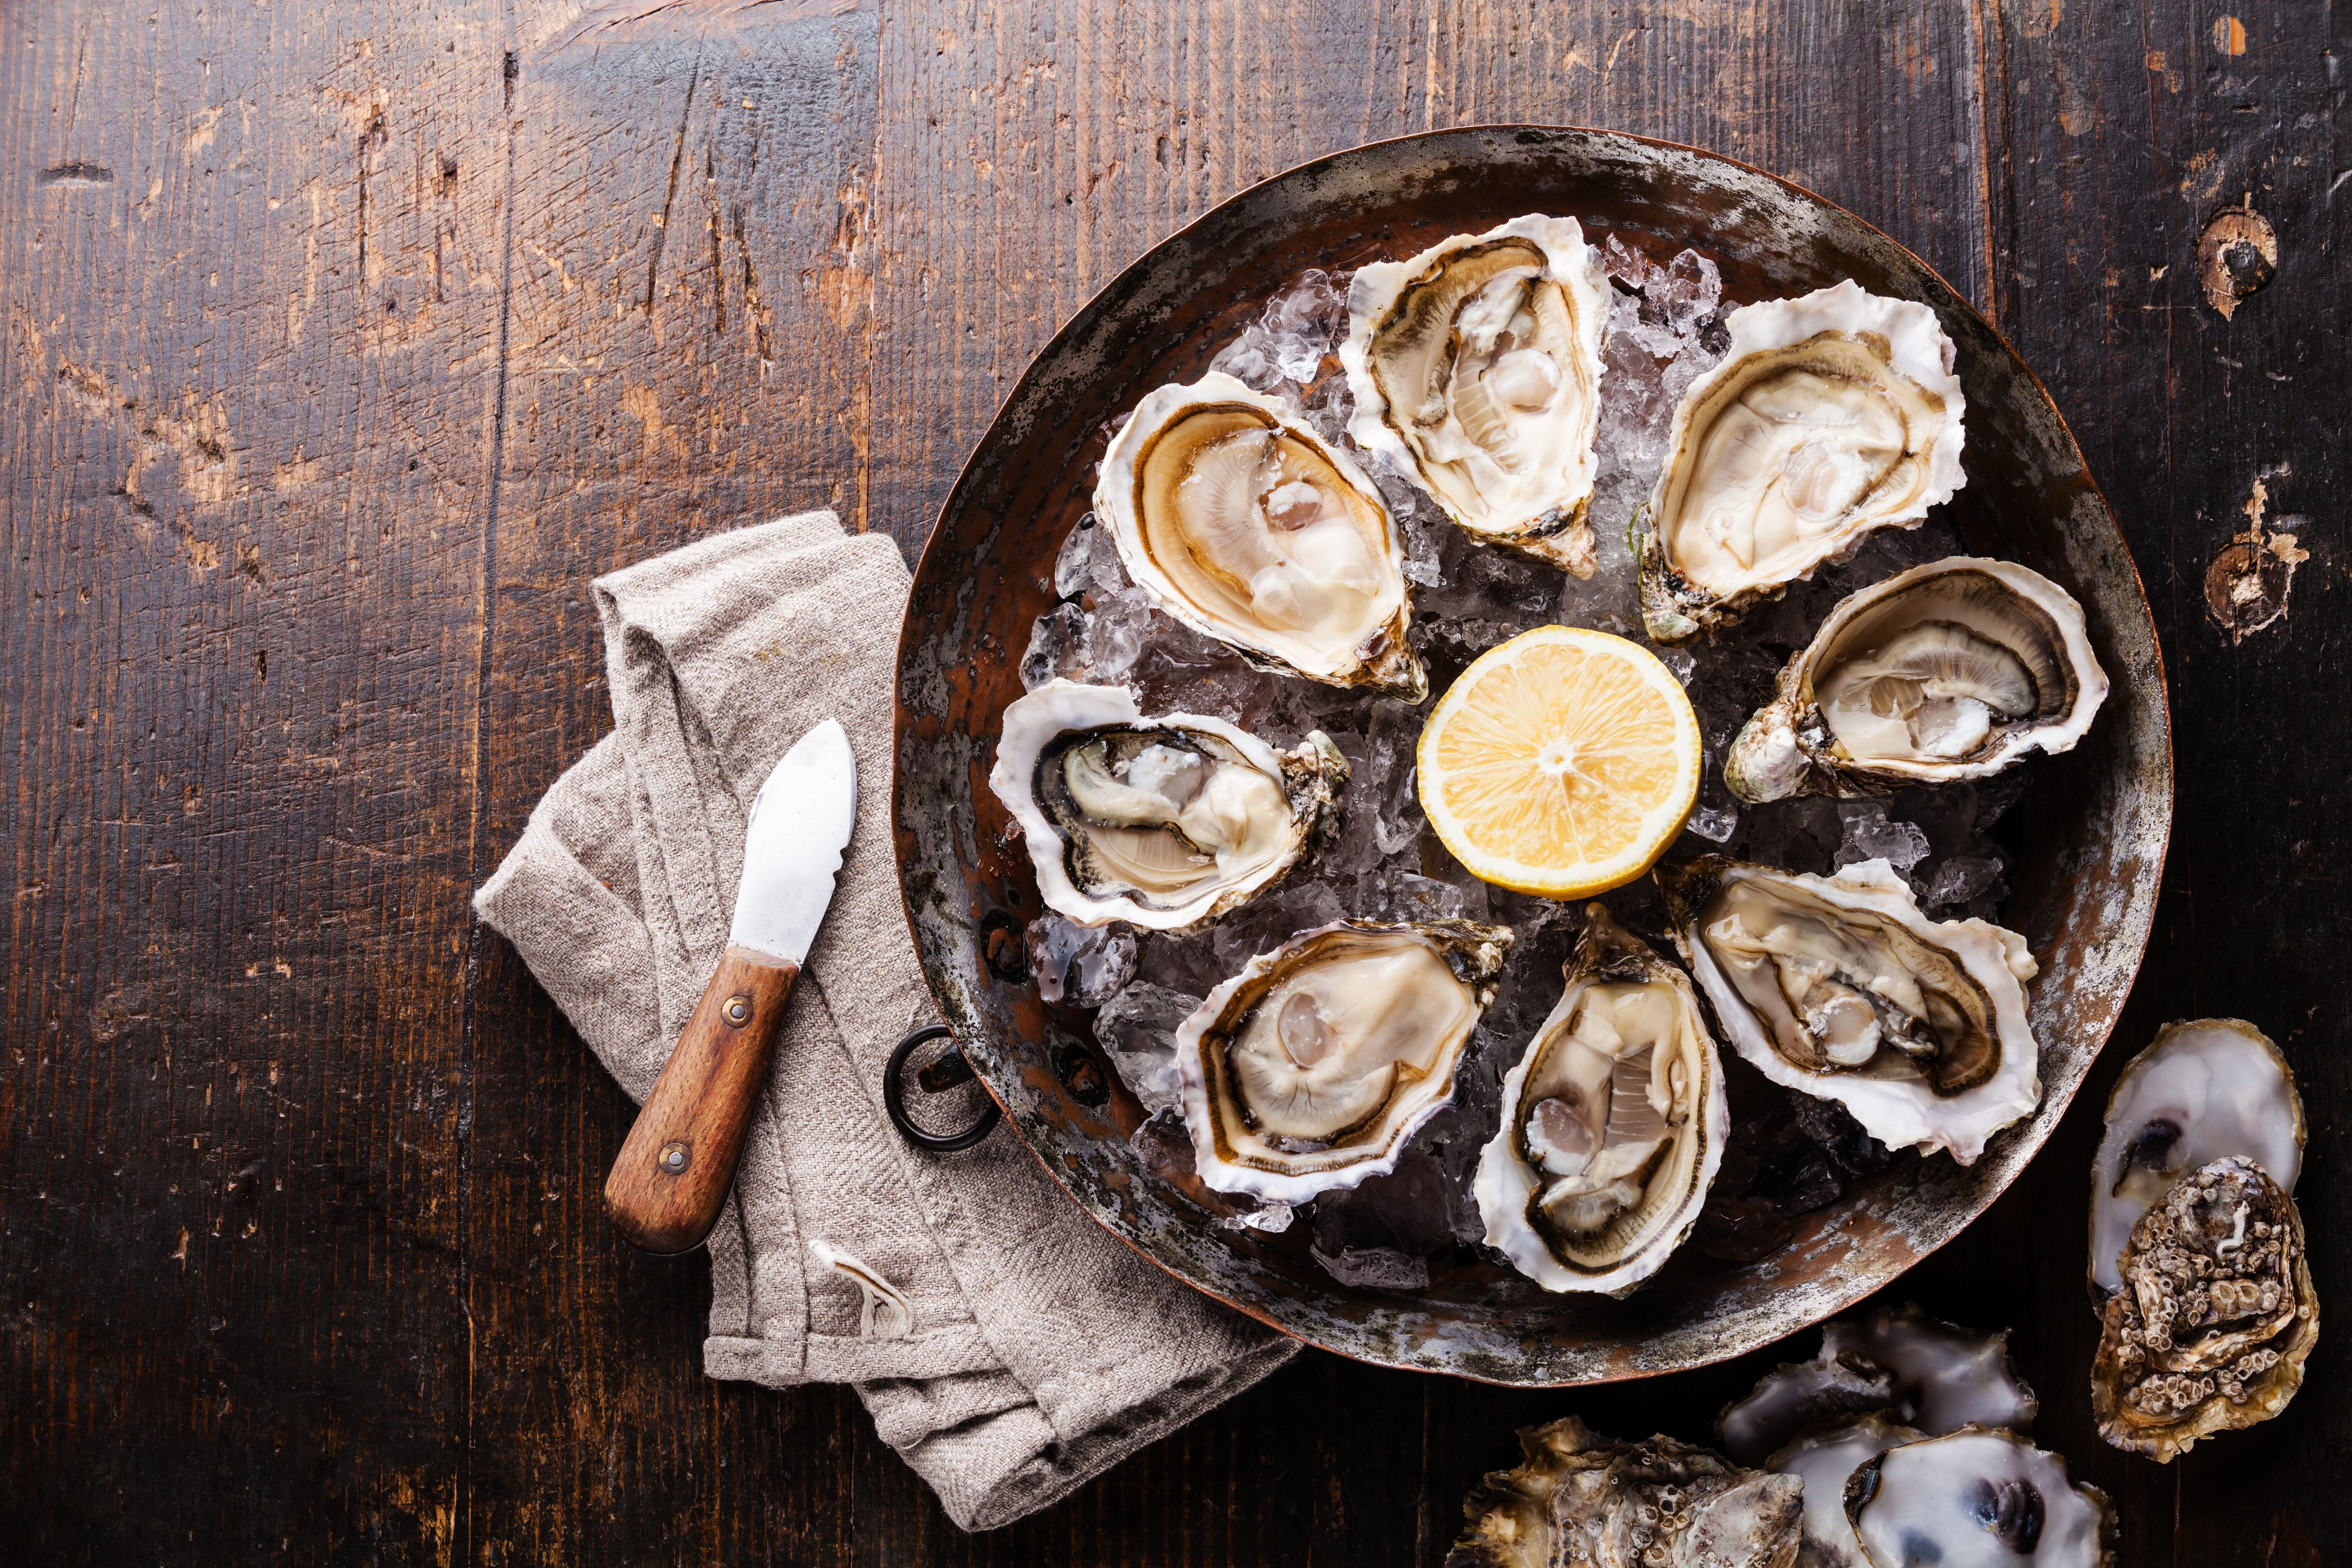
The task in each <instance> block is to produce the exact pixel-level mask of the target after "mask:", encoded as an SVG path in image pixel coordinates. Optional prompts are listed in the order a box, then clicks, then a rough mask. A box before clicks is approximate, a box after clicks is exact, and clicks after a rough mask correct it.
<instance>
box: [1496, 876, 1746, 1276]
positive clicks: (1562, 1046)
mask: <svg viewBox="0 0 2352 1568" xmlns="http://www.w3.org/2000/svg"><path fill="white" fill-rule="evenodd" d="M1585 916H1586V924H1585V928H1584V934H1583V936H1582V938H1581V939H1580V941H1579V942H1578V943H1577V948H1576V952H1575V955H1574V956H1573V957H1572V958H1571V959H1570V961H1569V963H1568V967H1567V981H1568V984H1567V988H1566V989H1565V990H1563V991H1562V992H1561V993H1560V997H1559V1005H1556V1006H1554V1007H1553V1008H1552V1010H1551V1015H1550V1016H1549V1017H1547V1018H1546V1019H1544V1021H1543V1023H1542V1024H1541V1025H1540V1026H1538V1027H1537V1029H1536V1032H1535V1037H1534V1038H1533V1039H1531V1040H1529V1041H1528V1048H1527V1051H1526V1053H1525V1054H1524V1055H1523V1056H1522V1057H1521V1058H1519V1060H1518V1062H1517V1065H1516V1066H1514V1067H1513V1068H1511V1070H1510V1072H1509V1073H1508V1074H1507V1076H1506V1077H1505V1078H1504V1079H1503V1115H1502V1123H1501V1125H1500V1126H1499V1127H1498V1128H1497V1129H1496V1133H1495V1136H1494V1138H1493V1140H1492V1141H1490V1142H1488V1143H1487V1144H1486V1148H1485V1150H1484V1151H1483V1152H1481V1153H1480V1155H1479V1157H1478V1174H1477V1178H1476V1180H1475V1183H1474V1190H1475V1193H1476V1194H1477V1198H1478V1212H1479V1213H1480V1215H1483V1216H1484V1217H1485V1219H1486V1245H1488V1246H1489V1247H1496V1248H1498V1249H1499V1250H1500V1251H1501V1252H1502V1253H1503V1255H1504V1256H1505V1257H1507V1258H1509V1259H1510V1260H1511V1263H1512V1265H1513V1267H1515V1268H1517V1269H1518V1270H1519V1272H1520V1273H1522V1274H1525V1275H1526V1276H1528V1278H1529V1279H1533V1280H1534V1281H1536V1283H1538V1285H1541V1286H1542V1287H1543V1288H1544V1289H1547V1290H1601V1291H1607V1292H1611V1293H1612V1294H1617V1293H1622V1292H1623V1291H1625V1290H1628V1289H1632V1288H1633V1286H1634V1285H1636V1284H1638V1283H1639V1282H1640V1281H1642V1280H1643V1279H1647V1278H1649V1276H1650V1275H1652V1274H1654V1273H1655V1272H1656V1271H1657V1268H1658V1266H1659V1265H1661V1264H1663V1263H1664V1261H1665V1260H1666V1257H1667V1255H1668V1254H1669V1253H1671V1252H1673V1251H1674V1249H1675V1247H1677V1246H1679V1245H1681V1243H1682V1240H1683V1238H1684V1237H1685V1236H1688V1235H1689V1234H1690V1228H1691V1226H1693V1225H1694V1224H1696V1222H1697V1219H1698V1213H1699V1209H1700V1207H1701V1205H1704V1204H1705V1203H1706V1190H1707V1187H1708V1186H1709V1185H1710V1184H1712V1183H1713V1182H1714V1180H1715V1172H1716V1167H1717V1165H1719V1164H1720V1163H1722V1161H1723V1144H1724V1139H1725V1138H1726V1137H1727V1135H1728V1133H1729V1131H1730V1128H1731V1112H1730V1108H1729V1102H1728V1101H1727V1100H1726V1098H1725V1096H1724V1089H1723V1068H1722V1065H1721V1064H1720V1063H1719V1062H1717V1059H1716V1055H1715V1041H1714V1039H1713V1037H1710V1036H1709V1035H1708V1033H1707V1028H1706V1018H1705V1017H1704V1016H1702V1015H1701V1014H1700V1012H1699V1006H1698V997H1697V995H1696V994H1695V993H1694V992H1693V991H1692V990H1691V984H1690V981H1689V979H1688V978H1687V977H1686V976H1685V974H1684V973H1683V972H1682V971H1681V970H1679V969H1676V968H1675V966H1674V965H1673V964H1671V963H1667V962H1666V961H1665V960H1664V959H1662V958H1660V957H1659V956H1658V955H1657V954H1656V953H1655V952H1652V951H1651V950H1650V948H1649V946H1648V944H1647V943H1645V942H1642V941H1641V939H1639V938H1638V937H1634V936H1631V935H1628V934H1627V933H1626V931H1624V930H1623V928H1622V927H1620V926H1619V925H1618V924H1617V922H1616V921H1613V920H1612V919H1610V917H1609V911H1608V910H1606V909H1604V908H1602V907H1601V905H1600V904H1597V903H1595V904H1588V905H1586V906H1585Z"/></svg>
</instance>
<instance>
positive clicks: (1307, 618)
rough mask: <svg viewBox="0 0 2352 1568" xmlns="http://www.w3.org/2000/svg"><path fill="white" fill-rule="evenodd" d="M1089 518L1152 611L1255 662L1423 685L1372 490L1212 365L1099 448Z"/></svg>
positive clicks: (1338, 677) (1422, 690) (1385, 517)
mask: <svg viewBox="0 0 2352 1568" xmlns="http://www.w3.org/2000/svg"><path fill="white" fill-rule="evenodd" d="M1095 512H1096V515H1097V516H1098V517H1100V518H1101V519H1103V521H1104V522H1105V523H1106V525H1107V526H1108V528H1109V530H1110V536H1111V540H1112V542H1114V543H1115V544H1116V545H1117V547H1118V558H1119V562H1120V563H1121V564H1122V565H1124V566H1125V567H1126V568H1127V574H1128V576H1129V578H1131V579H1133V580H1134V583H1135V585H1136V586H1137V587H1139V588H1140V589H1142V590H1143V591H1144V593H1145V594H1146V595H1149V596H1150V600H1151V602H1152V604H1153V605H1156V606H1157V607H1158V608H1160V610H1161V611H1163V612H1164V613H1166V614H1167V615H1169V616H1172V617H1174V618H1175V619H1176V620H1179V621H1181V622H1182V623H1183V624H1184V625H1186V626H1190V627H1192V629H1193V630H1194V631H1196V632H1199V633H1201V634H1202V636H1203V637H1214V638H1216V639H1217V640H1218V641H1220V642H1223V643H1225V644H1228V645H1229V646H1231V647H1233V648H1234V649H1235V650H1236V651H1237V652H1239V653H1240V654H1241V656H1242V657H1243V658H1246V659H1247V660H1249V661H1250V662H1251V663H1252V664H1254V665H1256V666H1257V667H1258V668H1262V669H1268V670H1272V671H1273V672H1275V673H1276V674H1277V675H1301V676H1305V677H1307V679H1310V680H1319V681H1322V682H1324V683H1325V684H1327V685H1330V686H1368V687H1372V688H1376V689H1380V690H1382V691H1386V692H1389V693H1391V694H1392V695H1394V696H1397V697H1401V698H1402V699H1404V700H1407V701H1409V702H1418V701H1420V700H1422V699H1423V697H1426V696H1427V695H1428V694H1429V677H1428V676H1427V675H1426V674H1425V673H1424V672H1423V669H1422V668H1421V661H1420V658H1418V657H1417V656H1416V655H1415V654H1414V653H1413V651H1412V647H1410V646H1409V645H1408V644H1407V643H1406V641H1405V628H1406V627H1407V626H1409V625H1410V624H1411V623H1412V596H1411V594H1410V592H1409V590H1408V589H1407V587H1406V585H1405V580H1404V547H1403V544H1402V541H1401V540H1400V539H1399V537H1398V534H1397V528H1396V522H1395V520H1394V519H1392V518H1391V517H1390V516H1389V510H1388V505H1387V503H1386V502H1384V501H1383V500H1381V492H1380V487H1379V486H1378V485H1376V484H1374V483H1373V482H1372V479H1371V478H1370V475H1368V474H1366V473H1365V472H1364V470H1363V469H1362V468H1359V467H1357V465H1356V463H1355V461H1354V459H1352V458H1349V456H1348V455H1347V454H1346V453H1345V452H1342V451H1340V450H1339V448H1338V447H1333V446H1330V445H1329V444H1328V443H1327V442H1326V441H1325V440H1324V439H1323V437H1320V436H1318V435H1317V434H1316V433H1315V432H1314V431H1313V430H1311V429H1309V428H1308V427H1307V426H1306V425H1304V424H1302V423H1300V422H1299V420H1298V418H1297V415H1296V414H1295V413H1294V411H1293V410H1292V409H1291V408H1290V407H1289V406H1288V405H1285V404H1282V403H1279V402H1276V400H1275V399H1273V398H1271V397H1268V396H1266V395H1264V394H1263V393H1259V392H1256V391H1254V390H1253V389H1252V388H1250V387H1249V386H1247V385H1245V384H1243V383H1242V382H1239V381H1237V380H1235V379H1234V377H1232V376H1230V375H1225V374H1220V373H1218V372H1214V371H1212V372H1211V373H1210V374H1207V375H1204V376H1202V378H1201V379H1200V380H1199V381H1196V382H1194V383H1193V384H1191V385H1190V386H1172V385H1171V386H1163V387H1160V388H1159V389H1158V390H1157V391H1154V392H1152V393H1151V394H1150V395H1147V396H1146V397H1145V398H1144V399H1143V401H1142V402H1141V403H1140V404H1138V405H1136V410H1135V414H1134V416H1133V417H1132V418H1130V419H1129V420H1128V422H1127V424H1126V426H1124V427H1123V428H1121V429H1120V431H1119V433H1118V435H1117V436H1116V437H1113V438H1112V440H1111V444H1110V449H1109V450H1108V452H1106V453H1105V454H1104V455H1103V460H1102V472H1101V477H1100V479H1097V482H1096V486H1095Z"/></svg>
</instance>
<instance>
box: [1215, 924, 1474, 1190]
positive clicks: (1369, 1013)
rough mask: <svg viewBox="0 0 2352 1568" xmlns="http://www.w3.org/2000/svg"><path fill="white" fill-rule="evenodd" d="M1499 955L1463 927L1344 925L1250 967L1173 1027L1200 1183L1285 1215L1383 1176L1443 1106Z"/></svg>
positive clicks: (1307, 935) (1312, 934)
mask: <svg viewBox="0 0 2352 1568" xmlns="http://www.w3.org/2000/svg"><path fill="white" fill-rule="evenodd" d="M1510 945H1511V932H1510V931H1509V929H1508V928H1507V927H1504V926H1485V925H1475V924H1473V923H1471V922H1470V921H1428V922H1426V923H1422V924H1412V925H1379V924H1374V923H1372V922H1370V921H1339V923H1337V924H1335V925H1328V926H1323V927H1320V928H1318V929H1317V930H1315V931H1307V932H1304V933H1302V934H1300V935H1298V936H1296V937H1293V938H1292V939H1291V940H1290V941H1288V942H1285V943H1283V944H1282V945H1281V946H1280V947H1278V948H1276V949H1275V950H1274V951H1273V952H1262V953H1260V954H1258V955H1257V956H1256V957H1255V958H1253V959H1251V960H1250V961H1249V963H1246V964H1244V966H1243V967H1242V972H1241V973H1239V974H1236V975H1234V977H1233V978H1232V979H1230V980H1227V981H1225V982H1224V983H1223V984H1220V985H1218V986H1217V987H1216V988H1215V989H1214V990H1213V991H1211V992H1210V993H1209V994H1208V995H1207V996H1206V997H1204V998H1203V999H1202V1003H1201V1005H1200V1006H1199V1007H1198V1008H1197V1009H1195V1010H1194V1011H1193V1013H1192V1016H1190V1017H1188V1018H1186V1019H1185V1020H1184V1022H1183V1023H1182V1024H1181V1026H1178V1028H1177V1030H1176V1081H1177V1087H1178V1091H1179V1095H1180V1098H1181V1102H1182V1105H1183V1109H1184V1125H1185V1128H1186V1130H1187V1131H1190V1132H1191V1133H1192V1151H1193V1161H1194V1165H1195V1168H1196V1169H1197V1170H1198V1171H1199V1172H1200V1174H1201V1180H1202V1181H1203V1182H1205V1183H1206V1184H1209V1185H1210V1186H1211V1187H1213V1188H1215V1189H1216V1190H1217V1191H1219V1192H1222V1193H1248V1194H1252V1195H1253V1196H1255V1197H1257V1198H1259V1199H1262V1200H1263V1201H1265V1202H1267V1203H1291V1204H1295V1203H1303V1202H1305V1201H1306V1200H1307V1199H1308V1198H1311V1197H1313V1196H1314V1195H1315V1194H1317V1193H1319V1192H1325V1191H1328V1190H1329V1189H1331V1188H1334V1187H1352V1186H1355V1185H1356V1184H1359V1183H1360V1182H1362V1181H1363V1180H1364V1179H1365V1178H1366V1177H1368V1176H1378V1175H1386V1174H1387V1173H1389V1172H1391V1171H1392V1170H1394V1169H1395V1168H1396V1163H1397V1158H1398V1156H1399V1155H1401V1154H1402V1153H1403V1152H1404V1146H1405V1144H1406V1142H1408V1141H1409V1140H1410V1139H1411V1138H1412V1135H1413V1133H1415V1132H1416V1131H1419V1130H1420V1128H1421V1125H1422V1123H1423V1122H1425V1121H1428V1120H1429V1119H1430V1118H1431V1117H1432V1116H1433V1115H1435V1114H1436V1113H1437V1110H1438V1109H1439V1108H1440V1107H1441V1106H1443V1105H1444V1104H1445V1103H1446V1102H1447V1101H1448V1100H1452V1099H1453V1098H1454V1069H1455V1068H1457V1067H1458V1066H1459V1065H1460V1064H1461V1060H1462V1052H1463V1049H1464V1047H1466V1046H1467V1045H1468V1044H1469V1042H1470V1032H1471V1030H1472V1029H1473V1028H1475V1026H1476V1025H1477V1022H1478V1016H1479V1015H1480V1014H1481V1013H1482V1012H1484V1011H1485V1010H1486V1005H1487V1004H1488V1003H1490V1002H1492V1001H1493V1000H1494V996H1495V977H1496V973H1499V972H1500V970H1501V969H1502V966H1503V955H1504V953H1505V952H1507V950H1508V949H1509V947H1510Z"/></svg>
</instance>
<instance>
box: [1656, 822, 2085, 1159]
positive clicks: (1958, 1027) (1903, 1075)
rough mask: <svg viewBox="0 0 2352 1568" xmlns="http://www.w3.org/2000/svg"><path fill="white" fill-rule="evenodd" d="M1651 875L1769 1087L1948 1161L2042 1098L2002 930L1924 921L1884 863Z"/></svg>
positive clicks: (2015, 965) (1702, 866)
mask: <svg viewBox="0 0 2352 1568" xmlns="http://www.w3.org/2000/svg"><path fill="white" fill-rule="evenodd" d="M1656 876H1657V879H1658V883H1659V886H1660V887H1661V888H1662V889H1664V891H1665V895H1666V900H1667V905H1668V908H1669V909H1670V910H1671V911H1672V913H1673V918H1674V922H1675V942H1676V943H1677V944H1678V945H1679V946H1680V947H1681V949H1682V952H1683V957H1684V959H1685V961H1686V962H1687V963H1689V964H1690V968H1691V973H1692V974H1693V975H1694V976H1696V978H1697V981H1698V984H1699V989H1700V990H1701V991H1702V992H1704V993H1705V994H1706V999H1707V1001H1708V1003H1709V1004H1710V1005H1712V1006H1713V1007H1714V1009H1715V1015H1716V1017H1717V1020H1718V1021H1719V1022H1720V1023H1721V1025H1722V1026H1723V1031H1724V1035H1725V1037H1726V1038H1727V1039H1728V1040H1729V1041H1730V1042H1731V1045H1732V1047H1733V1048H1734V1049H1735V1050H1737V1051H1738V1053H1739V1054H1740V1055H1741V1056H1743V1057H1745V1058H1748V1061H1749V1062H1751V1063H1753V1064H1754V1065H1755V1066H1756V1067H1757V1068H1759V1070H1761V1071H1762V1072H1763V1074H1764V1076H1765V1077H1767V1078H1769V1079H1771V1080H1772V1081H1773V1082H1775V1083H1778V1084H1780V1085H1782V1086H1783V1087H1785V1088H1789V1089H1797V1090H1800V1091H1801V1092H1803V1093H1806V1094H1811V1095H1815V1096H1818V1097H1820V1098H1822V1099H1824V1100H1836V1101H1838V1102H1839V1103H1840V1104H1842V1105H1843V1106H1844V1107H1845V1109H1846V1110H1848V1111H1849V1112H1850V1113H1851V1114H1852V1115H1853V1119H1854V1120H1855V1121H1859V1122H1860V1123H1862V1125H1863V1128H1864V1131H1867V1132H1868V1133H1869V1134H1870V1135H1871V1136H1872V1137H1874V1138H1875V1139H1877V1140H1878V1141H1879V1142H1882V1143H1885V1144H1886V1145H1887V1146H1888V1147H1889V1148H1895V1149H1899V1148H1902V1147H1904V1146H1905V1145H1906V1144H1908V1145H1912V1146H1915V1147H1916V1148H1917V1149H1918V1150H1919V1151H1920V1152H1922V1153H1931V1152H1934V1151H1936V1150H1937V1149H1948V1150H1949V1151H1950V1152H1951V1154H1952V1157H1953V1158H1954V1159H1956V1160H1958V1162H1959V1163H1961V1164H1963V1165H1966V1164H1972V1163H1975V1161H1976V1159H1977V1156H1978V1155H1979V1154H1981V1153H1983V1152H1984V1145H1985V1140H1986V1139H1987V1138H1989V1137H1990V1136H1991V1135H1992V1134H1993V1133H1995V1132H1998V1131H2000V1130H2001V1129H2002V1128H2004V1127H2007V1126H2009V1125H2010V1124H2011V1122H2014V1121H2018V1120H2019V1119H2020V1118H2021V1117H2024V1116H2026V1115H2027V1114H2029V1113H2030V1112H2032V1110H2033V1108H2034V1107H2035V1106H2036V1105H2037V1104H2039V1103H2040V1102H2041V1100H2042V1080H2041V1077H2040V1069H2039V1060H2040V1051H2039V1049H2038V1047H2037V1046H2036V1044H2035V1041H2034V1038H2033V1031H2032V1026H2031V1025H2030V1024H2029V1023H2028V1022H2027V1018H2026V1008H2025V987H2024V985H2023V984H2022V982H2024V981H2026V980H2030V979H2032V976H2033V974H2034V973H2035V971H2036V966H2035V963H2034V961H2033V957H2032V954H2031V953H2030V952H2027V951H2026V946H2025V939H2024V938H2023V937H2021V936H2020V935H2018V934H2017V933H2016V932H2015V931H2006V930H2003V929H2002V928H2001V927H2000V926H1997V925H1994V924H1992V923H1990V921H1979V920H1966V921H1931V920H1929V919H1927V917H1926V916H1925V915H1923V914H1921V913H1920V912H1919V906H1918V904H1917V902H1916V900H1914V899H1913V898H1912V896H1911V889H1910V888H1909V887H1908V886H1907V885H1906V884H1905V883H1904V881H1903V880H1902V879H1901V878H1899V877H1898V876H1896V875H1895V868H1893V867H1891V866H1889V865H1888V864H1887V863H1886V862H1885V861H1884V860H1865V861H1863V862H1862V863H1861V864H1859V865H1854V866H1848V867H1846V868H1844V869H1843V870H1841V871H1839V872H1838V873H1837V875H1836V876H1834V877H1815V876H1810V875H1799V874H1796V873H1792V872H1788V871H1778V870H1774V869H1772V868H1769V867H1765V866H1751V865H1745V864H1742V863H1739V862H1737V861H1731V860H1726V859H1723V858H1720V857H1714V856H1710V857H1707V858H1703V859H1699V860H1694V861H1687V862H1682V863H1679V864H1673V865H1662V866H1661V867H1660V868H1658V871H1657V873H1656Z"/></svg>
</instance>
